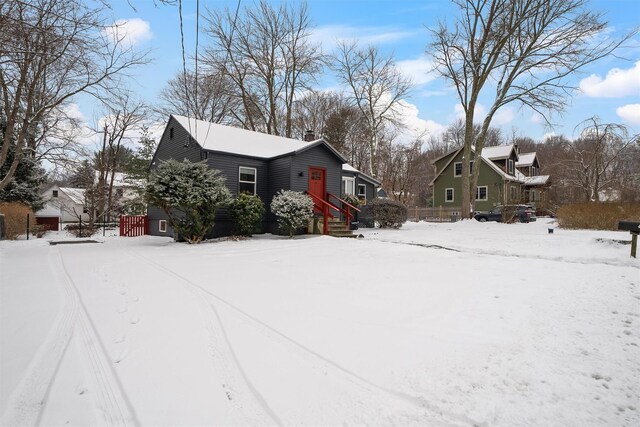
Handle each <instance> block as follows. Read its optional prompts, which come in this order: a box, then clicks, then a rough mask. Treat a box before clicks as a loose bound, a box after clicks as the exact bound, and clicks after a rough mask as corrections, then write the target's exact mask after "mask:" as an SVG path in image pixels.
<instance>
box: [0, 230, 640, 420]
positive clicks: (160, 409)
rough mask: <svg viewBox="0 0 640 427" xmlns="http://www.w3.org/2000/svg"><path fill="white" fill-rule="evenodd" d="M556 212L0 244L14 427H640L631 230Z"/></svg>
mask: <svg viewBox="0 0 640 427" xmlns="http://www.w3.org/2000/svg"><path fill="white" fill-rule="evenodd" d="M549 221H550V220H546V219H540V220H539V221H538V222H536V223H532V224H512V225H506V224H497V223H484V224H481V223H478V222H476V221H465V222H461V223H455V224H426V223H418V224H413V223H407V224H406V225H405V226H404V227H403V228H402V229H401V230H392V231H390V230H378V229H375V230H360V231H359V232H361V233H363V234H364V236H365V238H364V239H359V240H349V239H335V238H330V237H323V236H303V237H298V238H296V239H293V240H288V239H285V238H280V237H274V236H270V235H265V236H256V237H254V238H252V239H249V240H244V241H237V242H236V241H217V242H213V243H204V244H201V245H197V246H188V245H185V244H178V243H174V242H172V241H171V240H169V239H165V238H157V237H149V236H146V237H140V238H119V237H107V238H99V239H98V240H100V241H101V243H93V244H76V245H58V246H50V245H49V244H48V242H47V240H48V239H47V238H45V239H39V240H31V241H18V242H6V241H3V242H0V281H1V286H0V322H1V323H0V340H1V341H0V344H1V347H0V414H1V415H2V420H1V421H2V422H1V423H0V424H2V425H33V424H39V425H63V424H70V425H125V424H127V425H167V426H169V425H172V426H173V425H214V424H215V425H353V424H371V425H415V426H425V425H437V426H440V425H488V426H494V425H498V426H514V425H540V426H541V425H545V426H546V425H575V426H584V425H602V426H611V425H629V426H633V425H638V424H640V347H639V345H640V328H639V325H640V261H638V260H634V259H631V258H630V257H629V246H627V245H619V244H616V243H615V242H612V241H611V239H615V240H629V234H628V233H617V232H592V231H569V230H562V229H556V230H555V233H554V234H548V233H547V228H548V227H549V226H552V224H551V223H550V222H549ZM597 239H604V241H599V240H597ZM49 240H51V238H49Z"/></svg>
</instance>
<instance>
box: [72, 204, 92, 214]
mask: <svg viewBox="0 0 640 427" xmlns="http://www.w3.org/2000/svg"><path fill="white" fill-rule="evenodd" d="M74 210H75V209H74ZM82 213H83V214H88V213H89V208H88V207H86V206H83V207H82Z"/></svg>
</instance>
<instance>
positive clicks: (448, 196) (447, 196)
mask: <svg viewBox="0 0 640 427" xmlns="http://www.w3.org/2000/svg"><path fill="white" fill-rule="evenodd" d="M444 201H445V202H453V188H447V189H445V190H444Z"/></svg>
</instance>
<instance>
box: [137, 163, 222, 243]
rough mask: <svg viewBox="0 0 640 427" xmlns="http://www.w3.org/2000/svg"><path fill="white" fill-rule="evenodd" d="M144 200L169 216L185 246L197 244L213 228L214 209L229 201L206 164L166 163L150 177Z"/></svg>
mask: <svg viewBox="0 0 640 427" xmlns="http://www.w3.org/2000/svg"><path fill="white" fill-rule="evenodd" d="M146 199H147V202H148V203H149V204H150V205H154V206H158V207H159V208H161V209H162V210H163V211H164V212H165V213H166V214H167V216H168V217H169V225H170V226H171V227H172V228H173V230H174V231H175V232H176V233H177V234H178V235H179V237H182V238H183V239H185V240H186V241H187V242H188V243H200V242H201V241H202V240H203V239H204V238H205V236H206V234H207V233H209V231H211V229H212V228H213V226H214V222H215V213H216V209H218V208H219V207H221V206H223V205H225V204H227V203H228V202H229V201H230V200H231V193H230V192H229V190H228V189H227V187H226V186H225V185H224V178H223V177H222V176H220V172H219V171H216V170H212V169H209V167H208V166H207V164H206V162H198V163H192V162H190V161H188V160H185V161H183V162H178V161H176V160H167V161H165V162H162V163H160V165H159V166H158V168H157V169H156V170H154V171H153V173H152V174H151V175H150V176H149V182H148V184H147V187H146Z"/></svg>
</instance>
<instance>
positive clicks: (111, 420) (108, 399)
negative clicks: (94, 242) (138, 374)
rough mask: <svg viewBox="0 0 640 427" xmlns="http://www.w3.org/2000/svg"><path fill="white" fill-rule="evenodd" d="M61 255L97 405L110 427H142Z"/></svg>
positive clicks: (59, 255)
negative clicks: (131, 426)
mask: <svg viewBox="0 0 640 427" xmlns="http://www.w3.org/2000/svg"><path fill="white" fill-rule="evenodd" d="M57 255H58V260H59V263H60V264H59V265H60V266H61V267H62V270H63V272H64V275H65V279H66V280H64V283H65V286H66V287H67V288H68V291H69V294H71V297H72V298H73V299H74V300H75V301H76V306H77V308H78V310H77V322H76V326H77V328H76V330H77V332H78V333H79V338H80V342H81V344H82V346H83V348H84V350H85V356H86V358H87V361H88V365H89V369H90V371H91V376H92V377H93V382H94V385H95V389H96V392H95V393H94V395H95V396H96V400H97V402H96V404H97V406H98V408H99V409H100V411H101V413H102V416H103V419H104V421H105V422H106V424H107V425H109V426H128V425H139V424H140V423H139V422H138V420H137V418H136V414H135V411H134V409H133V407H132V405H131V403H130V402H129V400H128V398H127V396H126V394H125V392H124V389H123V387H122V384H121V382H120V379H119V378H118V376H117V374H116V372H115V370H114V369H113V366H112V364H111V362H110V359H109V356H108V355H107V352H106V350H105V347H104V344H103V342H102V340H101V339H100V336H99V335H98V333H97V331H96V328H95V325H94V324H93V321H92V320H91V317H90V316H89V312H88V310H87V308H86V306H85V304H84V302H83V300H82V297H81V296H80V292H79V291H78V287H77V285H76V283H75V281H74V280H73V278H72V277H71V274H70V273H69V270H68V269H67V266H66V264H65V262H64V258H63V257H62V254H61V252H60V249H59V248H58V249H57Z"/></svg>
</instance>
